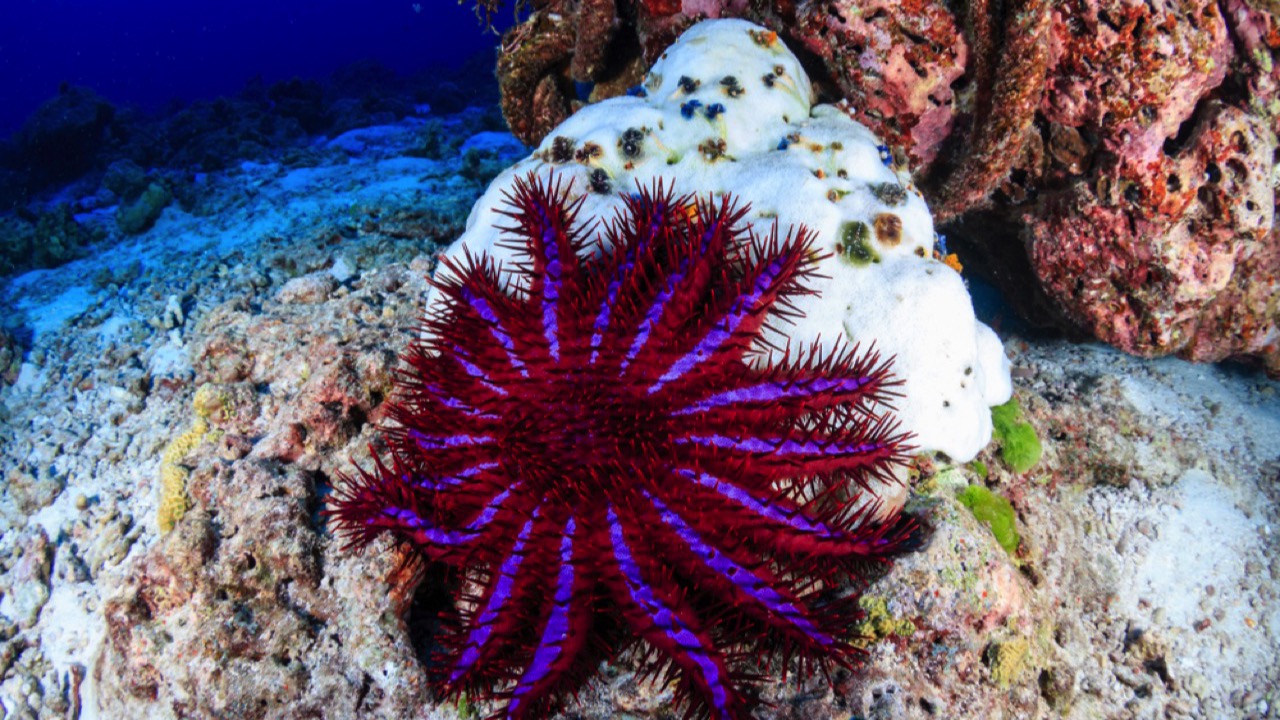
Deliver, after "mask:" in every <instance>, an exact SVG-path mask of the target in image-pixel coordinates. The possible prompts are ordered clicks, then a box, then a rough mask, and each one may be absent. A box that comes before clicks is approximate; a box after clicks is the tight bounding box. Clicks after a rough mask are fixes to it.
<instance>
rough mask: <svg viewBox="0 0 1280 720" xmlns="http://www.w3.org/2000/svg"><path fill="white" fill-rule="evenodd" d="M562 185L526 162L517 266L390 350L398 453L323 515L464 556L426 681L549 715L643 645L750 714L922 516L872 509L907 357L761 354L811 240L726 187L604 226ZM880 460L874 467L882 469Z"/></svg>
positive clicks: (887, 458)
mask: <svg viewBox="0 0 1280 720" xmlns="http://www.w3.org/2000/svg"><path fill="white" fill-rule="evenodd" d="M567 195H568V191H567V189H565V188H562V187H561V185H560V184H559V183H558V182H556V181H554V180H552V181H547V182H543V181H541V180H539V179H537V178H536V177H535V176H530V177H529V178H527V179H521V180H518V181H517V182H516V183H515V186H514V189H513V190H512V191H511V192H510V194H509V195H508V196H507V198H506V201H507V204H508V207H507V208H506V210H505V211H504V215H505V216H506V217H508V218H509V219H510V220H511V226H510V227H506V228H501V229H502V230H503V231H505V232H506V233H508V235H507V237H506V240H505V241H504V242H507V243H510V244H511V245H512V246H514V249H516V250H518V251H519V255H520V259H519V261H517V262H516V263H515V264H514V265H513V266H512V267H510V268H506V269H502V268H499V267H497V266H495V265H494V263H493V262H491V261H490V260H488V259H484V258H475V257H471V256H467V258H466V259H465V260H464V261H463V262H461V263H448V264H446V267H445V269H444V271H442V276H443V277H442V278H439V279H437V281H436V287H437V289H438V291H439V293H440V296H441V300H442V302H441V303H440V305H439V306H438V309H437V310H436V311H435V312H433V313H431V314H430V315H429V316H428V317H427V318H426V321H425V327H424V330H425V332H424V333H423V335H422V338H421V339H419V340H416V341H414V342H413V343H412V344H411V345H410V346H409V349H408V351H407V352H406V354H405V356H404V367H403V368H402V369H401V370H400V371H399V377H398V391H397V393H396V395H395V396H394V397H393V399H392V401H391V402H392V405H391V412H390V417H391V418H392V419H393V420H394V423H392V424H391V426H390V427H387V428H385V429H384V431H383V434H384V437H385V440H386V445H387V448H388V450H389V452H388V455H389V457H388V458H384V459H378V460H377V461H376V464H375V467H374V468H373V469H372V470H369V471H365V470H361V471H360V472H359V473H358V476H357V477H356V478H354V479H352V480H350V481H349V482H348V484H347V485H346V486H345V487H344V488H342V489H341V490H340V491H339V492H338V493H336V494H335V498H334V501H333V502H332V504H331V507H330V509H329V510H328V511H327V512H328V513H329V515H330V516H331V517H333V518H334V520H335V521H336V525H337V528H338V531H339V533H340V534H342V535H344V536H345V537H346V538H347V539H348V540H349V541H350V542H351V543H352V544H354V545H365V544H367V543H369V542H370V541H371V540H372V539H373V538H374V537H376V536H378V535H380V534H383V533H390V534H391V535H392V536H393V537H394V539H395V540H397V541H399V542H401V543H406V544H408V545H409V546H411V547H412V548H414V549H415V550H416V551H417V552H418V553H420V554H421V556H422V557H424V558H425V559H427V560H428V561H431V562H435V563H440V564H443V565H446V566H449V567H452V568H454V569H455V571H456V572H455V573H454V574H455V575H456V576H458V577H461V578H462V580H461V581H460V582H459V588H458V596H457V600H456V603H455V604H454V607H453V608H452V609H451V610H449V611H448V612H447V613H446V616H445V623H444V626H443V627H444V629H443V630H442V637H441V638H439V642H440V643H441V644H442V645H443V648H444V649H443V651H441V652H440V653H439V656H438V658H437V661H438V667H437V668H436V670H435V671H434V673H435V679H436V681H437V682H438V684H439V686H440V688H441V690H442V691H443V692H444V694H446V695H457V694H459V693H462V692H466V693H467V694H468V696H469V697H471V698H473V699H475V698H480V699H490V700H493V699H496V700H498V701H499V702H500V703H501V705H500V707H501V710H500V716H502V717H510V718H524V717H543V716H545V715H547V714H549V713H550V712H552V711H553V710H554V709H555V708H557V707H559V706H560V704H561V703H562V702H563V700H564V699H565V698H566V696H567V695H570V694H572V693H575V692H576V691H577V690H578V689H579V688H581V687H582V685H583V684H584V683H585V682H587V681H588V680H589V679H590V677H591V676H592V675H593V674H594V672H595V670H596V669H597V668H598V667H599V664H600V662H601V661H602V660H611V659H613V658H615V657H617V656H618V655H619V654H620V653H622V652H624V651H626V650H628V649H631V648H633V647H636V646H638V647H639V649H640V651H641V653H642V654H643V657H642V659H641V663H642V664H643V667H645V668H646V669H647V671H648V672H650V673H656V674H659V675H660V676H662V677H663V678H665V679H666V680H667V681H669V682H670V683H671V686H672V687H673V688H674V690H675V693H676V695H677V699H678V701H679V702H680V703H682V704H683V705H684V707H685V708H686V710H687V713H688V714H689V715H696V716H712V717H716V718H745V717H748V716H749V710H750V707H751V706H752V704H753V702H754V701H753V700H752V697H753V695H754V692H753V691H754V689H755V686H757V685H758V684H759V683H760V681H761V680H762V678H763V677H765V676H767V675H772V674H785V673H786V672H787V671H788V669H793V670H799V671H800V672H803V673H809V672H813V671H814V670H817V671H820V672H824V673H825V672H826V671H827V670H828V669H829V668H830V667H831V666H832V665H833V664H834V665H839V666H847V665H850V664H852V662H854V661H855V660H856V659H857V654H858V651H857V650H856V648H854V647H853V646H852V645H851V644H850V643H849V641H848V637H847V633H848V632H849V627H850V625H851V624H852V622H853V621H854V620H855V619H856V618H857V617H858V610H857V597H858V593H859V592H860V591H861V590H862V589H863V587H864V586H865V584H866V579H867V572H868V570H869V568H871V567H873V566H875V565H880V564H882V563H885V562H887V561H888V558H889V557H890V556H892V555H893V554H895V553H897V552H901V551H902V550H903V549H905V548H906V546H908V545H909V544H910V543H911V542H912V539H913V537H914V532H915V528H916V526H915V523H914V522H913V521H912V520H911V519H910V518H908V517H906V516H902V515H896V514H895V515H893V516H892V517H890V518H888V519H887V520H884V519H881V520H874V519H873V517H874V515H875V513H876V511H877V506H878V502H877V501H876V500H875V499H874V497H870V496H868V495H867V494H868V493H871V492H872V490H871V488H873V487H875V486H877V484H878V483H879V482H884V481H892V467H893V465H895V464H897V463H900V462H902V461H903V455H904V452H905V450H906V447H905V445H904V440H905V437H904V436H903V434H901V433H899V432H898V431H897V429H896V423H895V422H894V421H893V419H892V418H891V417H890V416H888V415H887V413H885V412H884V408H885V407H886V406H885V405H884V403H885V401H886V400H887V399H888V398H889V397H890V396H891V395H892V393H891V390H892V385H893V381H892V380H891V379H890V378H889V375H888V363H887V362H882V361H881V360H880V359H879V358H878V357H877V356H876V355H874V354H862V353H859V352H858V351H857V349H856V348H838V349H835V350H830V351H827V352H823V351H821V350H820V349H819V347H818V346H817V345H814V346H813V347H811V348H809V349H807V350H805V351H803V352H798V353H792V352H789V351H782V352H780V353H779V354H780V355H782V356H783V357H784V359H783V360H782V361H781V362H780V363H778V364H775V365H772V366H764V364H763V363H762V362H759V361H760V360H761V358H760V357H759V356H758V353H759V352H760V343H761V342H762V335H763V332H764V330H765V326H766V323H767V322H769V321H771V320H773V319H779V318H783V319H785V318H786V317H787V316H788V315H790V314H794V313H795V308H794V306H792V304H791V302H790V300H791V298H794V297H796V296H799V295H801V294H805V293H809V292H812V291H810V290H807V289H806V288H805V285H804V282H805V280H806V279H807V278H809V277H810V276H812V275H813V273H814V268H815V263H816V262H817V260H818V258H817V257H816V256H815V253H814V251H813V249H812V247H811V243H810V235H809V233H808V232H807V231H806V230H805V229H803V228H801V229H798V230H796V231H794V232H792V233H790V234H789V235H788V236H786V237H785V238H782V239H780V238H779V236H778V233H777V229H776V228H774V230H773V231H772V232H771V233H770V234H769V235H767V236H764V237H760V236H757V235H756V234H755V233H753V232H752V231H751V229H750V228H749V227H748V226H747V225H746V224H745V223H744V222H743V217H744V215H745V213H746V209H745V208H737V207H735V206H734V203H733V202H732V201H731V200H730V199H728V198H725V199H723V200H721V201H718V202H717V201H715V200H713V199H711V198H706V199H694V198H693V197H692V196H685V197H678V198H677V197H676V196H675V195H674V194H673V193H672V192H671V191H670V190H664V189H663V187H662V185H661V184H656V185H655V186H654V187H653V188H652V189H642V190H641V191H640V192H638V193H636V194H635V195H633V196H631V197H630V198H628V199H627V200H626V204H625V208H624V210H623V211H622V212H620V213H619V214H618V217H617V218H615V219H614V220H613V221H612V222H611V223H607V224H605V225H603V226H602V227H601V228H600V232H601V233H602V235H603V238H602V240H603V242H602V243H600V245H599V246H598V247H597V246H596V245H595V244H594V243H593V244H592V245H591V246H590V247H588V245H587V242H586V238H587V236H588V232H589V231H588V230H587V229H584V228H583V227H582V226H581V225H580V224H578V223H577V222H576V215H577V211H578V208H579V207H580V201H579V202H577V203H574V202H569V201H567V200H566V196H567ZM873 481H874V482H873Z"/></svg>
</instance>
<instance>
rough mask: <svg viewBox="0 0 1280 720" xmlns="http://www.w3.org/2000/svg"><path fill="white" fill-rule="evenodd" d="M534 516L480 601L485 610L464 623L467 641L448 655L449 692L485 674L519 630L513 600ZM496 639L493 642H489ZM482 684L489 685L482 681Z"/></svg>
mask: <svg viewBox="0 0 1280 720" xmlns="http://www.w3.org/2000/svg"><path fill="white" fill-rule="evenodd" d="M535 520H537V511H535V512H534V517H532V518H530V519H529V520H527V521H525V524H524V526H523V527H522V528H521V529H520V533H519V535H517V536H516V540H515V543H514V544H513V545H512V547H511V549H510V550H509V551H508V552H507V553H506V556H505V558H504V559H503V561H502V565H501V566H500V567H499V568H498V573H497V575H496V576H494V577H493V578H491V580H490V582H489V583H488V586H487V587H486V589H485V592H484V594H483V596H482V598H481V603H482V604H483V606H484V609H483V610H481V611H480V612H478V613H472V614H469V615H468V616H467V617H466V619H465V622H464V625H465V626H466V630H465V632H466V639H465V640H464V641H463V642H462V643H461V644H460V645H458V646H456V647H455V648H453V649H452V652H450V653H448V655H447V657H448V660H447V663H446V664H447V666H448V668H449V676H448V679H447V680H446V682H445V685H446V687H447V688H448V689H449V691H450V692H453V691H455V690H460V689H461V688H463V687H466V686H467V685H468V684H469V682H468V681H469V680H471V679H472V678H474V677H475V676H476V674H477V673H478V671H479V672H482V670H483V668H484V666H485V661H486V660H488V659H489V658H491V657H492V656H493V654H494V653H495V652H499V651H500V650H501V648H502V646H503V645H504V644H505V637H506V636H508V635H509V634H510V633H512V632H513V631H514V629H516V628H515V627H514V626H515V625H517V624H518V622H519V619H520V603H519V602H518V601H517V600H513V595H515V590H516V585H517V581H518V578H519V577H520V568H521V565H522V564H523V563H524V560H525V558H526V556H527V555H528V552H529V550H528V547H527V546H528V544H529V536H530V533H532V531H533V525H534V521H535ZM490 640H494V642H492V643H491V642H490ZM480 682H482V683H484V682H487V681H486V680H484V679H483V678H482V679H480Z"/></svg>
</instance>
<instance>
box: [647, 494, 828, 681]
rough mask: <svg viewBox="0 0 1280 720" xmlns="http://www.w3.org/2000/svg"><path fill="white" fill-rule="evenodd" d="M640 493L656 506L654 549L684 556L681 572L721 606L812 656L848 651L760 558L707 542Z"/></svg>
mask: <svg viewBox="0 0 1280 720" xmlns="http://www.w3.org/2000/svg"><path fill="white" fill-rule="evenodd" d="M642 495H643V496H644V497H645V498H646V499H647V500H648V501H649V502H650V503H651V504H652V506H653V508H654V510H655V511H656V517H657V522H656V523H654V524H652V526H651V528H652V529H651V531H650V533H649V534H648V536H649V538H650V539H651V541H652V542H653V543H654V546H655V547H656V548H665V549H666V552H665V553H664V554H665V555H667V556H669V557H672V558H682V560H681V561H679V568H678V569H679V570H680V571H681V573H682V574H684V573H687V574H688V575H689V579H690V580H691V581H692V584H693V586H694V587H698V588H700V589H701V588H705V590H704V591H703V592H714V593H715V594H716V595H718V596H720V597H721V598H723V599H722V600H721V601H722V602H726V603H727V604H730V605H733V606H734V607H737V608H739V610H740V612H745V613H746V614H747V615H749V616H751V617H752V618H754V619H755V620H756V621H758V622H759V623H760V624H761V625H764V626H766V627H767V628H768V629H769V630H771V631H772V632H774V633H776V634H778V635H779V636H781V637H785V638H786V639H787V640H788V642H789V643H792V644H796V645H798V646H800V647H802V648H804V649H805V650H806V651H807V652H808V653H809V654H811V655H814V656H821V655H841V654H843V653H844V652H845V650H846V649H847V648H846V643H843V642H842V641H840V640H839V639H837V638H836V637H834V636H833V634H832V630H831V629H829V628H827V627H824V625H825V623H824V621H823V619H822V618H821V617H820V616H818V615H816V614H814V613H812V612H810V610H809V609H808V608H807V607H806V606H805V604H804V602H803V601H801V600H800V598H798V597H797V596H796V595H795V594H794V593H793V592H792V590H791V589H789V588H788V586H789V585H791V584H793V582H792V581H789V580H787V579H785V578H782V577H778V576H775V575H774V574H773V573H771V572H770V571H769V570H768V568H767V563H766V562H764V560H763V559H762V558H759V557H755V559H753V560H751V561H750V562H749V564H748V563H747V556H749V555H751V554H750V553H746V552H735V551H732V550H730V549H729V548H727V547H720V546H717V545H715V544H713V543H709V542H707V540H706V538H705V537H704V534H703V533H702V532H699V530H698V529H697V528H696V527H695V525H694V523H693V522H691V521H690V520H689V519H688V518H686V517H685V516H684V515H682V514H681V513H679V512H677V511H675V510H674V509H672V508H671V507H670V506H669V505H667V504H666V503H664V502H663V501H662V500H661V499H659V498H658V497H656V496H654V495H652V494H651V493H649V492H647V491H642ZM699 517H705V516H699ZM673 541H674V542H673ZM735 556H736V557H735ZM753 557H754V556H753Z"/></svg>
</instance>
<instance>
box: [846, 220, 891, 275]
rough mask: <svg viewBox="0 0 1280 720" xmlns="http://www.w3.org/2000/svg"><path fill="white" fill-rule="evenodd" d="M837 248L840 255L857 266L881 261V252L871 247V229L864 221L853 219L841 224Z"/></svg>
mask: <svg viewBox="0 0 1280 720" xmlns="http://www.w3.org/2000/svg"><path fill="white" fill-rule="evenodd" d="M837 248H838V250H839V253H840V257H841V258H843V259H844V261H845V262H847V263H849V264H851V265H853V266H855V267H864V266H866V265H870V264H871V263H878V262H880V253H878V252H876V251H875V249H874V248H873V247H871V230H870V229H868V228H867V224H866V223H864V222H858V221H857V220H852V221H850V222H847V223H845V224H843V225H841V226H840V244H839V245H837Z"/></svg>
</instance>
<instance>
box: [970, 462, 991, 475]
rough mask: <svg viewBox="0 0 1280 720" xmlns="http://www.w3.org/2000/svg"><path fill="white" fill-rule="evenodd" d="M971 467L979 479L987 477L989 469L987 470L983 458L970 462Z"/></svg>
mask: <svg viewBox="0 0 1280 720" xmlns="http://www.w3.org/2000/svg"><path fill="white" fill-rule="evenodd" d="M969 467H970V468H972V469H973V474H975V475H977V476H978V479H979V480H986V479H987V474H988V471H987V464H986V463H984V462H982V461H981V460H974V461H973V462H971V463H969Z"/></svg>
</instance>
